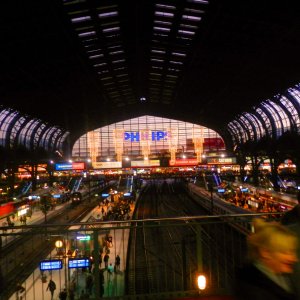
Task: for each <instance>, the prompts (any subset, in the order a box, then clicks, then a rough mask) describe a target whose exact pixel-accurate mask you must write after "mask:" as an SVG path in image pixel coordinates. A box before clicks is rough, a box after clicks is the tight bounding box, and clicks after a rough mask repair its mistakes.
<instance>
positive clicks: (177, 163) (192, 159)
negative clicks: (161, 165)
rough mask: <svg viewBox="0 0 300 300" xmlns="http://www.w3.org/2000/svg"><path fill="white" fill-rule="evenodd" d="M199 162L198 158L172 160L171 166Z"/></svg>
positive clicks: (193, 164) (192, 164) (189, 164)
mask: <svg viewBox="0 0 300 300" xmlns="http://www.w3.org/2000/svg"><path fill="white" fill-rule="evenodd" d="M197 164H198V161H197V159H196V158H189V159H176V160H175V161H174V162H173V161H171V160H170V166H195V165H197Z"/></svg>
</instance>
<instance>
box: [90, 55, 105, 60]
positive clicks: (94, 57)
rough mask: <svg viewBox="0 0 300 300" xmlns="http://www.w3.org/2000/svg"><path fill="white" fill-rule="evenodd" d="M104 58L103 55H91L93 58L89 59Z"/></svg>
mask: <svg viewBox="0 0 300 300" xmlns="http://www.w3.org/2000/svg"><path fill="white" fill-rule="evenodd" d="M103 56H104V55H103V54H96V55H91V56H89V59H96V58H100V57H103Z"/></svg>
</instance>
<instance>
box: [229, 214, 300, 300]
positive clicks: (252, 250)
mask: <svg viewBox="0 0 300 300" xmlns="http://www.w3.org/2000/svg"><path fill="white" fill-rule="evenodd" d="M253 225H254V229H255V232H254V233H253V234H251V235H250V236H248V256H249V257H248V261H247V262H246V263H245V264H244V265H243V266H242V267H241V268H239V269H238V270H237V274H236V279H235V286H234V289H233V290H234V293H233V294H234V299H235V300H254V299H255V300H266V299H268V300H296V299H298V298H297V296H296V293H297V292H296V286H295V284H294V283H293V281H292V273H293V267H294V265H295V263H296V262H297V261H298V258H297V252H296V249H297V246H298V240H297V237H296V235H295V233H294V232H292V231H291V230H289V229H288V228H287V227H286V226H283V225H282V224H280V223H276V222H266V221H263V220H262V219H257V220H255V221H254V223H253ZM298 285H299V283H298Z"/></svg>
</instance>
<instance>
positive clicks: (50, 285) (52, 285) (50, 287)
mask: <svg viewBox="0 0 300 300" xmlns="http://www.w3.org/2000/svg"><path fill="white" fill-rule="evenodd" d="M48 290H49V291H50V293H51V300H53V296H54V291H55V290H56V284H55V282H54V281H53V280H52V279H50V280H49V283H48V286H47V289H46V291H48Z"/></svg>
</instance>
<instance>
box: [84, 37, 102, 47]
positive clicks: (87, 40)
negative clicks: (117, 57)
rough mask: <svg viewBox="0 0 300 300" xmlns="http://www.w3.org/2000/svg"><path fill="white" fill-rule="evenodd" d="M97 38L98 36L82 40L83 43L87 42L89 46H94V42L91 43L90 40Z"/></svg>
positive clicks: (93, 40)
mask: <svg viewBox="0 0 300 300" xmlns="http://www.w3.org/2000/svg"><path fill="white" fill-rule="evenodd" d="M97 40H98V38H97V37H95V38H92V39H84V40H82V42H83V43H85V44H87V43H89V44H90V46H94V45H95V44H94V43H93V44H92V43H91V42H95V41H97Z"/></svg>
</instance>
